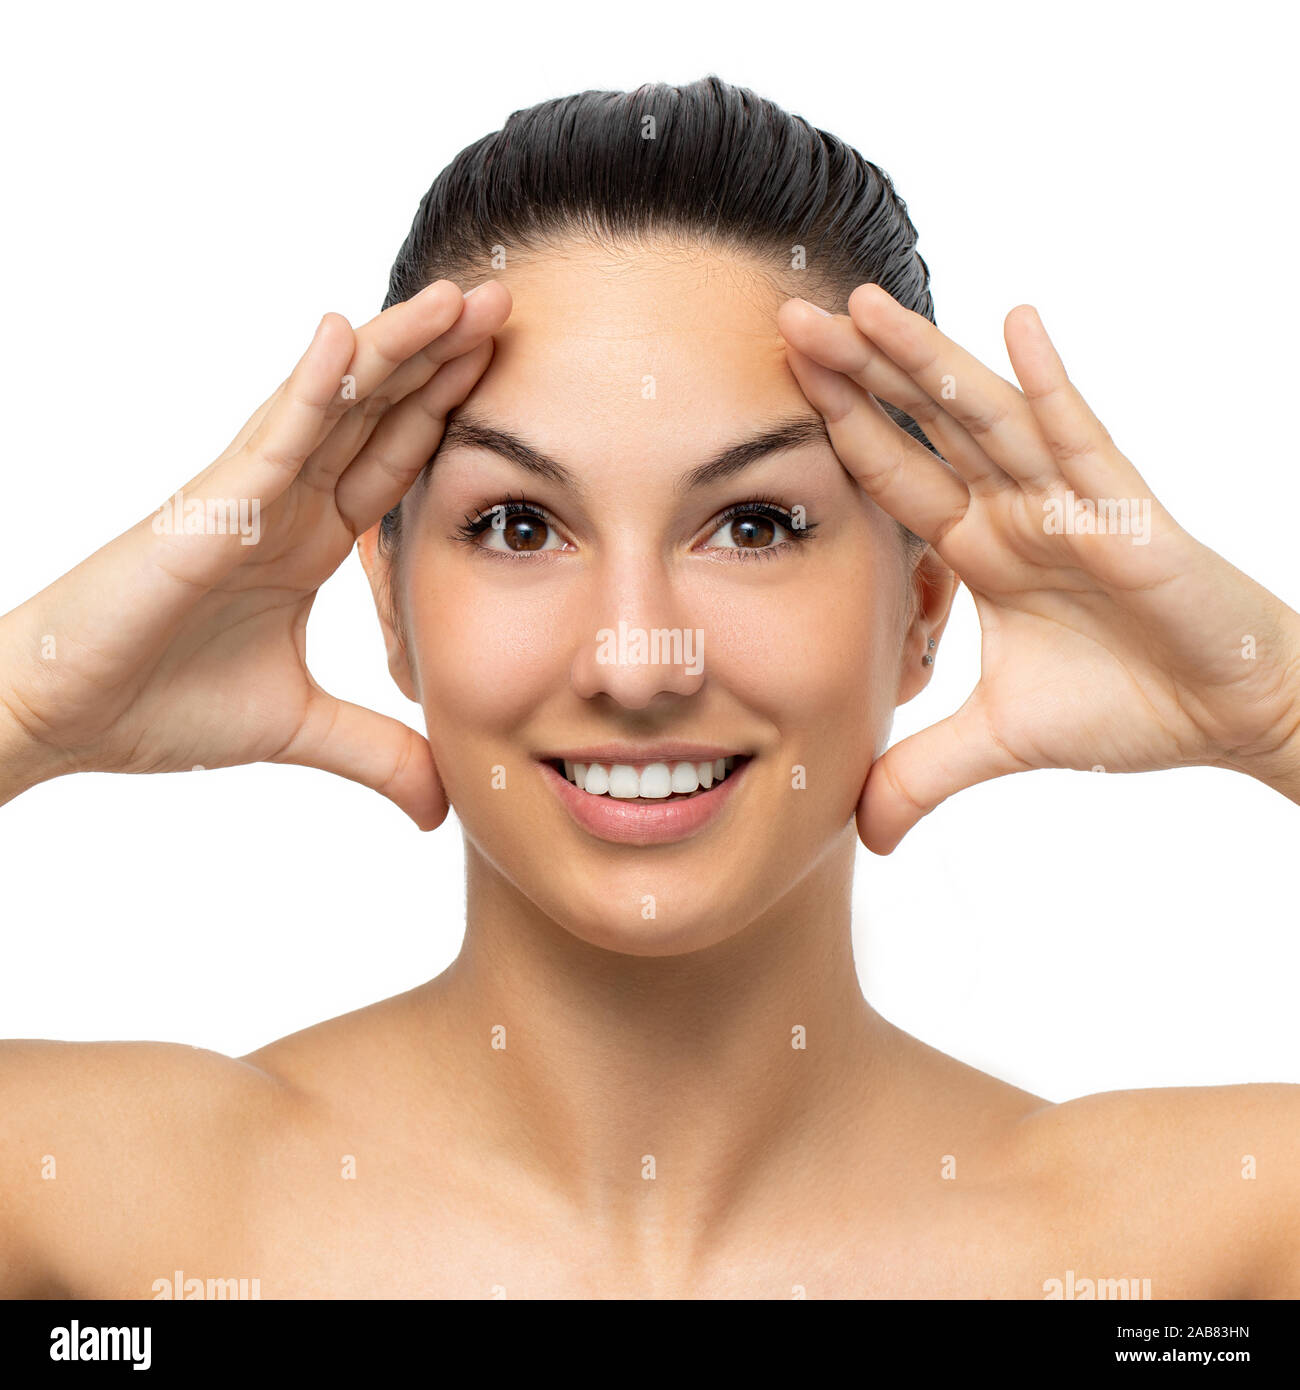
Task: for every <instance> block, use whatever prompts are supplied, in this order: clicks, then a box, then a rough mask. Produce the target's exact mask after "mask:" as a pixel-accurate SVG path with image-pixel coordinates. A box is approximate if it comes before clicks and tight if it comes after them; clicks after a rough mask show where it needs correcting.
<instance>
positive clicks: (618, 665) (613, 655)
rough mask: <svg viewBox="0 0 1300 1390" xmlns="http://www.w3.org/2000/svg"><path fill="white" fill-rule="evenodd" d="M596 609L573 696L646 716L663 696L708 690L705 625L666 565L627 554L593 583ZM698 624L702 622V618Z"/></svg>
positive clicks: (587, 620) (580, 646) (586, 623)
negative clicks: (694, 619)
mask: <svg viewBox="0 0 1300 1390" xmlns="http://www.w3.org/2000/svg"><path fill="white" fill-rule="evenodd" d="M591 580H592V583H591V589H590V592H591V594H592V600H591V602H590V603H589V604H588V605H587V606H586V609H585V611H584V613H583V614H582V615H581V616H579V617H577V618H576V621H577V622H578V623H579V624H582V625H583V627H582V630H580V632H579V634H578V641H577V645H576V650H575V652H574V657H573V667H572V676H571V679H572V683H573V689H574V692H575V693H576V694H577V695H579V696H580V697H582V698H583V699H588V700H590V699H594V698H595V697H596V696H598V695H607V696H609V698H610V699H612V700H614V701H616V702H617V703H618V704H620V705H622V706H624V707H625V708H627V709H635V710H640V709H645V708H646V707H647V706H648V705H650V703H651V702H652V701H654V700H655V699H656V698H657V697H658V696H660V695H662V694H665V693H667V694H672V695H682V696H686V695H694V694H695V693H696V692H697V691H698V690H699V689H700V688H701V686H702V685H703V684H704V658H705V651H704V637H705V632H704V628H703V626H701V625H700V624H699V623H698V622H696V623H694V624H692V622H691V621H690V618H691V613H690V607H689V605H687V604H685V603H683V602H682V601H681V599H680V596H679V595H678V594H677V593H676V592H675V590H674V588H673V584H672V580H671V576H670V575H669V573H668V572H667V571H666V569H665V567H664V565H663V563H662V561H660V560H658V559H652V558H651V557H649V556H646V555H644V554H641V555H639V556H637V557H632V556H630V555H623V556H621V557H620V558H619V559H618V560H617V561H612V562H610V563H609V564H608V565H606V566H603V567H602V569H601V571H600V572H598V573H593V575H592V576H591ZM696 616H697V617H698V615H696Z"/></svg>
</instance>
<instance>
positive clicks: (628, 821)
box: [541, 758, 753, 845]
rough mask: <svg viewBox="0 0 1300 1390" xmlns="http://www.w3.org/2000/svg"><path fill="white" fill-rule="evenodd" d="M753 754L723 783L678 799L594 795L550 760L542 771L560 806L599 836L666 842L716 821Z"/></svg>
mask: <svg viewBox="0 0 1300 1390" xmlns="http://www.w3.org/2000/svg"><path fill="white" fill-rule="evenodd" d="M752 761H753V759H752V758H749V759H747V760H746V761H745V762H743V763H739V764H737V766H736V767H734V768H733V769H732V770H731V771H730V772H729V773H727V775H726V777H725V778H724V779H723V780H722V781H721V782H715V783H714V785H713V786H712V787H710V788H709V790H708V791H705V792H697V793H696V794H695V795H694V796H687V797H683V798H682V799H681V800H680V801H667V800H665V801H640V800H636V801H632V800H626V801H625V800H622V799H621V798H619V797H614V796H609V795H608V794H605V795H603V796H592V795H591V794H590V793H589V792H584V791H579V790H578V788H577V787H575V786H574V785H573V783H572V782H570V781H569V779H568V778H567V777H565V776H564V774H563V773H561V772H557V771H556V770H555V769H554V768H553V767H552V766H551V765H550V763H542V764H541V769H542V776H543V777H545V778H546V780H547V781H548V782H549V783H550V785H551V787H552V788H553V789H554V791H555V794H556V796H558V797H559V798H560V801H561V802H562V803H563V804H564V809H565V810H566V811H568V813H569V814H570V815H571V816H572V817H573V819H574V820H575V821H577V823H578V824H579V825H580V826H581V827H582V829H583V830H585V831H587V832H588V833H589V834H591V835H595V836H596V838H597V839H600V840H608V841H610V842H611V843H612V844H616V845H667V844H672V843H673V842H674V841H676V840H685V839H688V838H689V837H690V836H691V835H695V834H698V833H699V831H701V830H703V829H704V827H705V826H706V825H708V824H709V823H710V822H711V821H713V820H715V819H716V818H717V817H718V816H719V815H720V814H721V813H722V810H723V808H724V807H725V806H726V805H727V803H728V802H729V801H730V800H731V796H732V791H733V789H734V787H735V785H736V783H737V782H739V781H740V779H741V778H742V777H744V775H745V772H746V771H747V770H748V768H749V764H750V763H751V762H752Z"/></svg>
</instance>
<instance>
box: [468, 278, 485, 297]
mask: <svg viewBox="0 0 1300 1390" xmlns="http://www.w3.org/2000/svg"><path fill="white" fill-rule="evenodd" d="M486 284H487V281H486V280H484V281H483V285H486ZM483 285H475V286H474V288H473V289H472V290H466V291H465V298H466V299H468V298H469V297H470V295H472V294H477V293H478V292H479V290H481V289H482V288H483Z"/></svg>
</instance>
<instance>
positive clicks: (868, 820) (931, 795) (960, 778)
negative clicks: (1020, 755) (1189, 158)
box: [857, 701, 1026, 854]
mask: <svg viewBox="0 0 1300 1390" xmlns="http://www.w3.org/2000/svg"><path fill="white" fill-rule="evenodd" d="M1025 766H1026V764H1024V763H1022V762H1020V761H1019V760H1018V759H1017V758H1015V756H1014V755H1013V754H1011V753H1009V752H1007V750H1006V749H1004V748H1003V747H1002V746H1001V745H1000V744H999V743H998V741H997V740H996V739H995V738H993V737H992V735H991V734H990V733H989V730H988V726H987V724H986V723H985V721H984V720H983V718H982V717H981V715H980V713H979V708H978V706H977V705H973V704H971V703H970V702H969V701H968V702H967V703H966V704H965V705H963V706H962V707H961V709H959V710H958V711H957V712H956V713H955V714H952V715H949V717H948V718H947V719H942V720H940V721H939V723H937V724H932V725H930V727H929V728H928V729H922V730H921V731H920V732H919V733H915V734H912V735H911V736H910V737H908V738H905V739H902V740H900V741H899V742H898V743H896V744H894V746H893V747H892V748H888V749H886V750H885V752H884V753H883V754H881V756H880V757H878V758H877V759H876V761H875V762H874V763H872V765H871V771H870V772H869V773H868V774H867V781H866V785H865V786H864V787H863V789H862V796H861V797H860V798H859V800H858V815H857V822H858V835H859V837H860V838H861V840H862V843H863V844H864V845H866V847H867V848H868V849H869V850H871V851H872V853H873V854H891V853H892V852H893V851H894V850H895V849H897V847H898V845H899V842H900V841H901V840H902V838H903V836H904V835H906V834H907V832H908V831H909V830H911V828H912V827H913V826H914V825H915V824H916V823H917V821H919V820H920V819H921V818H922V817H923V816H928V815H929V814H930V812H931V811H933V810H934V808H935V807H936V806H938V805H940V803H942V802H944V801H946V800H947V799H948V798H949V797H950V796H952V795H953V794H954V793H955V792H959V791H961V790H963V788H965V787H973V786H975V784H976V783H977V782H987V781H989V780H990V779H991V778H994V777H1005V776H1006V775H1007V773H1010V772H1020V771H1023V770H1024V768H1025Z"/></svg>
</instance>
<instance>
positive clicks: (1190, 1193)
mask: <svg viewBox="0 0 1300 1390" xmlns="http://www.w3.org/2000/svg"><path fill="white" fill-rule="evenodd" d="M1006 1152H1007V1155H1008V1161H1009V1163H1010V1164H1011V1166H1012V1167H1013V1168H1014V1169H1015V1170H1016V1171H1017V1172H1018V1173H1019V1174H1020V1176H1021V1177H1022V1179H1023V1180H1024V1182H1025V1183H1026V1185H1027V1187H1028V1188H1029V1189H1030V1190H1032V1191H1034V1192H1035V1193H1036V1194H1037V1195H1036V1197H1035V1202H1036V1205H1037V1206H1038V1209H1039V1211H1040V1213H1041V1215H1042V1219H1043V1220H1044V1221H1045V1222H1046V1223H1047V1224H1048V1226H1049V1227H1052V1226H1054V1228H1055V1229H1056V1230H1057V1231H1058V1232H1059V1234H1060V1235H1061V1237H1062V1238H1063V1240H1062V1248H1063V1249H1065V1248H1074V1249H1080V1248H1087V1249H1089V1250H1090V1251H1091V1252H1092V1255H1093V1258H1094V1260H1096V1261H1099V1262H1100V1263H1101V1264H1102V1265H1106V1264H1107V1262H1109V1265H1110V1266H1113V1267H1114V1268H1115V1269H1116V1270H1119V1269H1121V1268H1128V1267H1129V1266H1132V1265H1134V1262H1135V1261H1136V1262H1137V1264H1138V1265H1140V1266H1141V1267H1142V1268H1143V1269H1144V1270H1150V1271H1154V1272H1156V1273H1157V1275H1158V1278H1157V1280H1156V1282H1157V1283H1158V1285H1159V1287H1158V1288H1157V1291H1156V1294H1155V1296H1156V1297H1162V1296H1164V1297H1198V1296H1207V1297H1246V1298H1255V1297H1264V1298H1268V1297H1296V1296H1297V1295H1300V1086H1296V1085H1286V1084H1273V1083H1268V1084H1251V1085H1239V1086H1195V1087H1168V1088H1159V1089H1151V1090H1132V1091H1107V1092H1101V1093H1098V1094H1096V1095H1090V1096H1083V1097H1080V1098H1079V1099H1077V1100H1071V1101H1067V1102H1064V1103H1062V1104H1057V1105H1053V1104H1045V1105H1042V1106H1039V1107H1037V1108H1035V1109H1032V1110H1030V1111H1029V1112H1028V1113H1026V1114H1025V1115H1024V1116H1023V1117H1021V1118H1020V1119H1019V1120H1017V1121H1016V1122H1015V1123H1014V1124H1013V1125H1012V1126H1011V1127H1010V1128H1009V1130H1008V1132H1007V1149H1006ZM1072 1240H1073V1244H1071V1241H1072Z"/></svg>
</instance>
